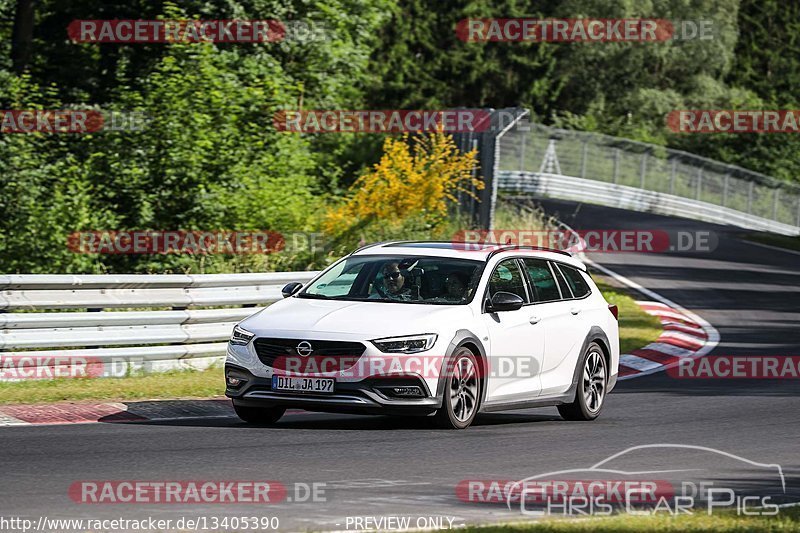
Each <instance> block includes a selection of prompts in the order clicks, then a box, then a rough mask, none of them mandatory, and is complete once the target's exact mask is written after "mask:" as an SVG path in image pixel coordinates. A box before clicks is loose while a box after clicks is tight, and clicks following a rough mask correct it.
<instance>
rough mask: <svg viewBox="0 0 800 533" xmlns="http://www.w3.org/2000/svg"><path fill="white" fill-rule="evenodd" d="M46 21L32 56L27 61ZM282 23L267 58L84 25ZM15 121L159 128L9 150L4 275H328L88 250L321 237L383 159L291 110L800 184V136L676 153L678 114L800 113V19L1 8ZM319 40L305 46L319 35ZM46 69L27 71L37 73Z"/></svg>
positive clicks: (664, 6) (587, 10)
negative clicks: (655, 154) (415, 116)
mask: <svg viewBox="0 0 800 533" xmlns="http://www.w3.org/2000/svg"><path fill="white" fill-rule="evenodd" d="M23 4H30V5H32V6H33V7H34V19H33V22H34V24H33V32H32V34H31V38H32V39H31V43H30V48H29V50H30V54H29V57H28V58H27V60H25V61H24V65H21V64H20V61H21V60H20V52H19V50H20V48H19V47H17V48H16V49H15V50H12V40H13V39H12V35H13V34H14V21H15V17H16V16H17V15H18V12H19V10H20V6H21V5H23ZM519 16H534V17H572V18H575V17H594V18H603V17H614V18H625V17H647V18H668V19H679V20H711V21H713V27H714V38H713V39H712V40H690V41H671V42H666V43H664V42H659V43H606V44H597V43H592V44H589V43H586V44H582V43H573V44H565V43H544V44H542V43H539V44H536V43H471V42H463V41H461V40H459V39H458V38H457V36H456V32H455V27H456V24H457V23H458V21H459V20H461V19H464V18H470V17H471V18H480V17H519ZM157 17H164V18H172V19H181V18H192V17H197V18H204V19H232V18H239V19H247V18H272V19H279V20H284V21H290V22H292V23H301V24H302V25H304V26H300V27H301V28H302V27H307V28H310V29H313V30H317V31H315V32H311V33H309V34H305V35H299V36H298V37H297V38H291V39H286V40H285V41H283V42H275V43H265V44H260V45H256V44H251V45H248V44H217V45H213V44H149V45H96V44H77V43H73V42H70V41H69V40H68V39H67V35H66V27H67V25H68V24H69V22H70V21H72V20H74V19H113V18H131V19H133V18H141V19H153V18H157ZM0 21H2V22H0V109H33V108H36V109H58V108H66V107H72V108H87V107H92V108H97V109H103V110H105V111H112V110H118V111H126V112H130V111H140V112H142V113H145V114H146V115H147V116H148V117H149V121H148V123H147V126H146V127H145V128H143V129H141V130H139V131H122V132H109V131H106V132H101V133H97V134H91V135H44V134H31V135H23V134H16V135H14V134H5V135H0V271H3V272H149V271H152V272H170V271H190V272H198V271H203V272H217V271H247V270H253V269H270V268H289V267H291V268H304V267H310V266H318V265H319V264H320V262H324V261H325V258H324V257H322V258H320V257H316V256H313V255H312V254H310V253H309V254H299V255H293V256H287V254H275V255H273V256H237V257H228V256H192V255H156V256H126V255H116V256H114V255H110V256H109V255H105V256H98V255H86V254H75V253H72V252H70V251H69V250H68V248H67V246H66V240H67V235H69V234H70V233H72V232H76V231H83V230H122V229H131V230H133V229H137V230H145V229H157V230H215V229H226V230H258V229H261V230H264V229H268V230H271V231H280V232H288V231H317V230H318V229H319V227H320V222H321V220H322V219H323V217H324V214H325V208H326V206H329V205H331V203H332V202H331V201H330V200H331V197H340V196H341V195H342V194H343V191H345V190H346V187H347V186H349V185H350V184H352V183H353V182H354V181H355V180H356V178H357V177H358V176H359V175H361V174H362V173H363V171H364V169H366V168H368V167H369V166H371V165H372V164H374V163H376V162H377V161H378V160H379V159H380V156H381V149H380V146H381V143H382V137H381V136H379V135H366V134H338V135H330V134H328V135H324V134H323V135H296V134H287V133H279V132H276V131H275V129H274V127H273V125H272V117H273V114H274V113H275V112H276V111H278V110H280V109H287V108H288V109H298V108H302V109H364V108H372V109H412V108H428V109H434V108H451V107H495V108H500V107H507V106H523V107H527V108H529V109H531V110H532V112H533V114H534V116H535V117H537V118H538V120H540V121H542V122H545V123H547V124H555V125H559V126H564V127H570V128H577V129H585V130H594V131H602V132H605V133H610V134H614V135H621V136H626V137H632V138H635V139H640V140H646V141H650V142H655V143H658V144H663V145H668V146H673V147H678V148H682V149H686V150H689V151H692V152H696V153H700V154H702V155H707V156H709V157H713V158H717V159H721V160H724V161H726V162H730V163H736V164H739V165H741V166H744V167H746V168H750V169H753V170H757V171H761V172H764V173H768V174H773V175H776V176H778V177H781V178H783V179H787V180H797V179H798V176H800V157H798V156H797V154H798V153H800V141H798V140H797V138H796V136H790V135H704V136H691V135H675V134H672V133H669V132H668V130H667V129H666V127H665V124H664V115H665V114H666V113H667V112H669V111H671V110H674V109H703V108H712V109H713V108H716V109H730V108H732V109H736V108H739V109H748V108H750V109H753V108H764V109H778V108H783V109H793V108H794V109H796V108H798V106H800V93H799V92H798V91H797V89H796V88H797V87H798V86H800V68H798V67H800V53H799V52H800V44H798V43H799V42H800V41H799V40H800V37H798V35H799V34H798V31H797V30H798V29H800V28H799V27H798V26H800V6H798V4H797V3H796V2H785V1H780V0H646V1H634V0H614V1H609V0H563V1H560V2H553V1H552V0H498V1H488V0H442V1H441V2H435V3H431V2H423V1H422V0H315V1H313V2H312V1H306V0H284V1H278V0H234V1H225V2H223V1H220V0H204V1H199V0H180V1H178V0H175V1H174V2H173V3H170V2H167V3H160V2H147V1H144V0H128V1H126V2H122V1H120V0H80V1H64V0H39V1H38V2H35V3H33V4H31V3H30V0H0ZM301 33H302V32H301ZM23 56H24V54H23Z"/></svg>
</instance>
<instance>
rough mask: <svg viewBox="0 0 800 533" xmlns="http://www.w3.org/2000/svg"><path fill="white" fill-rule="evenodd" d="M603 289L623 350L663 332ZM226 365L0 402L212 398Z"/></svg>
mask: <svg viewBox="0 0 800 533" xmlns="http://www.w3.org/2000/svg"><path fill="white" fill-rule="evenodd" d="M598 287H600V290H601V291H602V292H603V294H604V295H605V297H606V299H607V300H608V302H609V303H612V304H616V305H617V306H618V307H619V326H620V327H619V334H620V350H621V353H627V352H629V351H630V350H635V349H636V348H641V347H642V346H645V345H647V344H649V343H651V342H653V341H654V340H655V339H656V338H658V336H659V335H660V334H661V325H660V323H659V321H658V320H657V319H656V318H655V317H652V316H650V315H648V314H646V313H645V312H644V311H642V310H641V309H640V308H639V306H638V305H636V303H635V302H634V300H633V298H631V297H630V296H628V295H627V294H625V292H624V291H622V290H621V289H617V288H614V287H612V286H610V285H608V284H607V283H604V282H603V281H602V279H601V280H598ZM223 380H224V377H223V373H222V368H221V367H216V368H211V369H208V370H202V371H191V370H181V371H171V372H164V373H159V374H148V375H143V376H132V377H124V378H106V379H91V378H87V379H53V380H32V381H20V382H14V383H0V405H2V404H15V403H54V402H62V401H81V400H103V401H115V400H119V401H124V400H155V399H167V398H169V399H174V398H208V397H213V396H221V395H222V394H223V392H224V381H223Z"/></svg>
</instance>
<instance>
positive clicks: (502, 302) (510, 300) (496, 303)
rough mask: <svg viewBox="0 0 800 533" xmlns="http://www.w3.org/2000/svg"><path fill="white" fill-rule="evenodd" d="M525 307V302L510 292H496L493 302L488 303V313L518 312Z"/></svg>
mask: <svg viewBox="0 0 800 533" xmlns="http://www.w3.org/2000/svg"><path fill="white" fill-rule="evenodd" d="M523 305H525V300H523V299H522V298H520V297H519V296H517V295H516V294H512V293H510V292H496V293H495V295H494V296H492V299H491V300H488V301H487V302H486V307H485V309H486V312H487V313H498V312H500V311H516V310H517V309H521V308H522V306H523Z"/></svg>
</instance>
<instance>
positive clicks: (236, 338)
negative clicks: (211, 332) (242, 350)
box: [230, 326, 256, 346]
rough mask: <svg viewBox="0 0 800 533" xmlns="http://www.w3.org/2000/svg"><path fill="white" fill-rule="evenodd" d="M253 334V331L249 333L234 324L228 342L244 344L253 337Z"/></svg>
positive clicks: (238, 344) (237, 344)
mask: <svg viewBox="0 0 800 533" xmlns="http://www.w3.org/2000/svg"><path fill="white" fill-rule="evenodd" d="M255 336H256V334H255V333H251V332H249V331H247V330H246V329H244V328H240V327H239V326H234V327H233V334H232V335H231V340H230V343H231V344H233V345H236V346H246V345H247V344H248V343H249V342H250V341H251V340H253V337H255Z"/></svg>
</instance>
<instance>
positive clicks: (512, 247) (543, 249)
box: [486, 244, 572, 261]
mask: <svg viewBox="0 0 800 533" xmlns="http://www.w3.org/2000/svg"><path fill="white" fill-rule="evenodd" d="M512 250H535V251H537V252H552V253H555V254H561V255H566V256H567V257H572V254H571V253H569V252H568V251H566V250H559V249H558V248H548V247H546V246H520V245H517V244H500V245H498V247H497V248H496V249H494V250H492V251H491V252H489V255H487V256H486V261H489V259H491V258H492V257H493V256H495V255H497V254H499V253H502V252H510V251H512Z"/></svg>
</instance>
